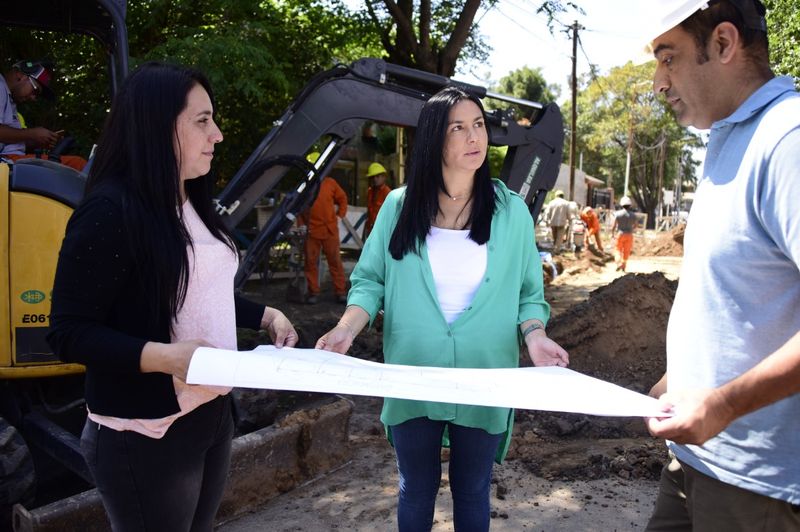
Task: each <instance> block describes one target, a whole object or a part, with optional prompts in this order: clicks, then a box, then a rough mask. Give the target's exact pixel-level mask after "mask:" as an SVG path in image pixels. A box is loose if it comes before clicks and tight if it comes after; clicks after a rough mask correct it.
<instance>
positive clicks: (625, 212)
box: [611, 196, 636, 272]
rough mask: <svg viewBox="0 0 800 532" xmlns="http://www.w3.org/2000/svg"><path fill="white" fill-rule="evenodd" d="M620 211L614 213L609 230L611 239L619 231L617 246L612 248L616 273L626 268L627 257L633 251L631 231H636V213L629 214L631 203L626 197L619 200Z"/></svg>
mask: <svg viewBox="0 0 800 532" xmlns="http://www.w3.org/2000/svg"><path fill="white" fill-rule="evenodd" d="M619 206H620V207H622V209H620V210H618V211H616V212H615V213H614V226H613V227H612V228H611V236H612V237H613V236H614V235H615V234H617V231H619V236H618V237H617V244H616V246H615V247H614V261H615V262H616V263H617V271H619V270H622V271H623V272H624V271H625V269H626V268H627V267H628V257H630V256H631V250H632V249H633V231H634V230H635V229H636V213H633V212H631V208H632V202H631V199H630V198H629V197H628V196H623V197H622V199H621V200H619Z"/></svg>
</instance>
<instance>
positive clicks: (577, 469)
mask: <svg viewBox="0 0 800 532" xmlns="http://www.w3.org/2000/svg"><path fill="white" fill-rule="evenodd" d="M676 285H677V283H676V282H675V281H670V280H668V279H667V278H666V277H664V275H663V274H661V273H651V274H636V275H634V274H628V275H625V276H623V277H620V278H618V279H616V280H615V281H614V282H612V283H611V284H609V285H607V286H604V287H601V288H598V289H597V290H595V291H594V292H592V293H591V294H590V295H589V298H588V299H587V300H586V301H584V302H582V303H579V304H577V305H574V306H572V307H570V308H569V309H567V310H566V311H564V312H562V313H561V314H559V315H558V316H557V317H555V318H554V319H553V320H551V321H550V323H549V324H548V327H547V329H548V335H549V336H550V337H551V338H553V340H555V341H556V342H558V343H559V344H560V345H561V346H562V347H564V348H565V349H566V350H567V351H568V352H569V354H570V367H571V368H572V369H574V370H576V371H579V372H581V373H585V374H587V375H591V376H593V377H597V378H599V379H603V380H606V381H609V382H612V383H615V384H618V385H620V386H624V387H625V388H629V389H632V390H635V391H638V392H642V393H647V391H648V390H649V389H650V387H651V386H652V385H653V384H655V382H656V381H657V380H658V379H659V378H660V377H661V376H662V375H663V374H664V371H665V369H666V363H665V362H666V338H665V332H666V325H667V319H668V317H669V311H670V308H671V306H672V300H673V299H674V296H675V289H676ZM526 358H527V357H525V358H523V359H522V360H521V361H520V363H521V364H527V365H530V362H529V361H527V360H526ZM509 458H510V459H515V460H519V461H521V462H522V463H523V464H524V465H525V467H526V468H528V469H529V470H530V471H531V472H533V473H535V474H536V475H538V476H541V477H543V478H547V479H559V480H570V479H594V478H606V477H609V476H618V477H620V478H626V479H628V478H634V479H636V478H647V479H657V478H658V476H659V473H660V471H661V467H662V466H663V464H664V463H666V460H667V455H666V449H665V447H664V444H663V442H662V441H660V440H657V439H655V438H652V437H651V436H650V435H649V434H648V433H647V430H646V428H645V425H644V423H643V422H642V420H641V419H638V418H609V417H597V416H588V415H583V414H565V413H559V412H538V411H530V410H520V411H517V413H516V425H515V429H514V439H513V441H512V444H511V447H510V449H509Z"/></svg>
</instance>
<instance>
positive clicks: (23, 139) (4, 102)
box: [0, 61, 86, 171]
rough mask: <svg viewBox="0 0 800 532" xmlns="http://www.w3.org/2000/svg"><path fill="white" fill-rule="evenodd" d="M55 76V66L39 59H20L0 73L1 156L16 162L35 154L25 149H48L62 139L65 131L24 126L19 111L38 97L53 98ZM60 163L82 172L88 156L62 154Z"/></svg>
mask: <svg viewBox="0 0 800 532" xmlns="http://www.w3.org/2000/svg"><path fill="white" fill-rule="evenodd" d="M52 79H53V70H52V66H51V65H50V64H49V63H43V62H39V61H20V62H18V63H15V64H14V65H13V66H12V67H11V69H9V70H8V71H7V72H6V73H5V74H4V75H3V76H0V158H3V159H7V160H10V161H17V160H19V159H29V158H32V157H36V155H35V154H32V153H27V152H26V149H44V150H48V149H51V148H53V146H55V145H56V143H58V141H59V140H61V137H62V136H63V133H64V132H63V131H50V130H49V129H47V128H44V127H31V128H25V127H23V126H22V123H21V122H20V118H19V113H18V112H17V104H20V103H23V102H32V101H35V100H36V99H37V98H38V97H39V96H44V97H45V98H46V99H48V100H51V101H52V100H54V99H55V94H53V91H52V89H51V88H50V81H51V80H52ZM61 164H64V165H66V166H69V167H71V168H74V169H76V170H78V171H81V170H83V167H84V166H86V159H84V158H83V157H77V156H74V155H62V156H61Z"/></svg>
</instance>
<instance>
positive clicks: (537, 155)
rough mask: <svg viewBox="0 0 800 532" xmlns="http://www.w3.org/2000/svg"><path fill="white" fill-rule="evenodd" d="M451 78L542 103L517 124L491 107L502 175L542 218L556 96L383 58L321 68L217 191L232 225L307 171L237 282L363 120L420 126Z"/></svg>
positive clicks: (286, 225) (479, 90) (554, 171)
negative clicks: (537, 96)
mask: <svg viewBox="0 0 800 532" xmlns="http://www.w3.org/2000/svg"><path fill="white" fill-rule="evenodd" d="M446 86H457V87H459V88H461V89H463V90H465V91H466V92H468V93H471V94H474V95H475V96H477V97H479V98H486V97H489V98H494V99H499V100H503V101H505V102H508V103H515V104H520V105H523V106H527V107H532V108H536V109H538V113H537V114H536V116H535V118H534V121H533V123H532V124H531V125H530V126H522V125H519V124H518V123H517V122H516V121H515V120H514V119H513V117H512V116H511V114H510V112H508V111H502V110H495V111H489V112H488V113H487V122H488V123H487V127H488V131H489V142H490V144H491V145H494V146H508V152H507V154H506V158H505V160H504V162H503V167H502V170H501V174H500V178H501V179H502V180H503V181H504V182H505V183H506V184H507V186H508V187H509V188H510V189H511V190H513V191H515V192H517V193H519V195H520V196H522V198H523V199H524V200H525V201H526V203H527V204H528V205H529V208H530V211H531V215H532V216H533V217H534V219H536V217H537V216H538V214H539V210H540V209H541V206H542V203H543V202H544V198H545V195H546V193H547V191H548V190H550V189H551V188H552V187H553V185H554V184H555V181H556V178H557V176H558V169H559V165H560V163H561V150H562V144H563V139H564V128H563V121H562V118H561V113H560V111H559V108H558V106H557V105H556V104H554V103H551V104H547V105H541V104H538V103H535V102H528V101H524V100H519V99H515V98H511V97H507V96H502V95H499V94H492V93H490V92H488V91H487V90H486V89H485V88H484V87H479V86H475V85H469V84H466V83H461V82H458V81H454V80H451V79H449V78H446V77H443V76H439V75H436V74H430V73H427V72H421V71H418V70H413V69H410V68H406V67H401V66H398V65H393V64H391V63H386V62H385V61H382V60H379V59H360V60H358V61H356V62H355V63H353V64H352V65H350V66H337V67H335V68H333V69H331V70H328V71H325V72H323V73H321V74H319V75H317V76H316V77H315V78H314V79H313V80H312V81H311V82H310V83H309V84H308V85H307V86H306V87H305V88H304V89H303V91H302V92H301V93H300V95H299V96H298V97H297V99H296V100H295V101H294V102H293V103H292V104H291V105H290V106H289V108H288V109H287V110H286V111H285V112H284V114H283V116H282V117H281V118H280V119H279V120H278V121H277V122H276V123H275V125H274V127H273V128H272V130H271V131H270V132H269V133H268V134H267V136H266V137H265V138H264V139H263V140H262V141H261V144H260V145H259V146H258V148H256V150H255V151H254V152H253V153H252V154H251V155H250V157H249V158H248V159H247V161H245V163H244V165H243V166H242V167H241V168H240V169H239V171H238V172H237V173H236V175H235V176H234V177H233V178H232V179H231V181H230V182H229V183H228V186H227V187H226V188H225V190H223V191H222V193H221V194H220V195H219V197H218V198H217V199H216V208H217V212H219V214H220V215H221V216H222V218H223V220H224V223H225V225H226V226H227V227H228V228H229V229H231V230H233V229H234V228H235V227H236V226H237V225H238V224H239V223H240V222H241V221H242V219H243V218H244V217H245V216H246V215H247V214H248V213H249V212H250V211H251V210H252V209H253V208H254V207H255V205H256V204H257V203H258V202H259V200H261V198H263V197H264V196H265V195H266V194H268V193H269V192H271V191H272V190H273V189H274V188H275V187H276V185H277V184H278V183H279V182H280V181H281V179H282V178H283V177H284V175H285V174H286V173H287V172H288V171H289V170H290V169H291V168H293V167H294V168H298V169H300V170H301V171H302V172H303V173H304V174H305V176H306V178H305V180H304V181H302V182H301V183H300V184H299V185H298V186H297V187H296V188H295V190H293V191H291V192H290V193H288V194H287V195H286V196H285V198H284V200H283V201H282V202H281V204H280V205H279V206H278V208H277V209H276V210H275V211H274V213H273V215H272V216H271V217H270V219H269V220H268V221H267V223H266V224H265V225H264V227H263V228H262V229H261V231H260V232H259V234H258V235H257V236H256V238H255V239H254V240H253V242H252V243H251V244H250V246H249V247H248V249H247V253H246V255H245V257H244V259H243V260H242V262H241V264H240V266H239V271H238V273H237V276H236V287H237V288H240V287H241V286H242V285H243V284H244V282H245V281H246V280H247V279H248V278H249V276H250V274H251V273H252V272H254V271H255V270H256V268H257V266H258V263H259V261H260V260H261V258H262V257H263V255H264V253H266V252H267V251H268V250H269V248H270V247H272V246H273V245H274V244H275V243H276V242H277V241H278V240H279V239H280V238H281V237H282V236H283V235H284V234H285V233H286V232H287V231H288V230H289V229H290V228H291V226H292V224H293V223H294V221H295V217H296V215H297V214H298V213H300V212H301V211H303V210H304V209H305V208H306V207H308V206H309V205H310V204H311V202H313V200H314V198H315V196H316V193H317V190H318V188H319V182H320V176H325V175H327V173H328V172H329V170H330V169H331V168H332V167H333V165H334V163H335V162H336V160H337V159H338V158H339V156H340V154H341V152H342V150H343V148H344V147H345V145H346V144H347V143H348V142H349V141H350V140H351V139H352V138H353V137H354V136H355V135H356V134H357V133H358V132H360V131H361V127H362V125H363V124H364V122H366V121H373V122H380V123H384V124H389V125H397V126H403V127H415V126H416V125H417V120H418V118H419V113H420V110H421V109H422V106H423V104H424V103H425V102H426V101H427V100H428V98H430V97H431V96H432V95H433V94H435V93H436V92H438V91H439V90H440V89H442V88H444V87H446ZM323 137H327V138H329V139H330V140H329V141H328V144H327V145H326V146H325V147H324V148H323V149H321V150H320V157H319V158H318V159H317V162H316V163H314V164H313V165H311V164H310V163H308V162H307V161H306V159H305V154H306V153H307V152H308V151H309V150H310V149H311V148H312V147H313V146H315V145H316V143H317V142H318V141H319V140H320V139H322V138H323Z"/></svg>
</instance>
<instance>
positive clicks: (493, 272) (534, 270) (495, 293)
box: [348, 180, 550, 461]
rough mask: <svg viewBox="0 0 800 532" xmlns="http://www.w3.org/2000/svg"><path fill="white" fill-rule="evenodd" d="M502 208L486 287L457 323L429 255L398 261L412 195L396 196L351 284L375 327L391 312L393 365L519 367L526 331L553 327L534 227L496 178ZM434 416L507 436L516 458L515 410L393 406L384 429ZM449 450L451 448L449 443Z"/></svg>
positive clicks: (423, 250)
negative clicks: (395, 246)
mask: <svg viewBox="0 0 800 532" xmlns="http://www.w3.org/2000/svg"><path fill="white" fill-rule="evenodd" d="M494 184H495V195H496V198H497V201H496V209H495V213H494V216H493V217H492V227H491V236H490V238H489V241H488V242H487V243H486V246H487V264H486V273H485V275H484V278H483V283H482V285H481V286H480V288H479V289H478V291H477V293H476V294H475V298H474V300H473V301H472V304H471V305H470V306H469V307H468V308H467V309H466V310H465V311H464V312H463V313H462V314H461V315H460V316H459V317H458V319H456V321H454V322H453V323H452V324H450V325H448V324H447V321H445V318H444V315H443V314H442V311H441V309H440V308H439V300H438V297H437V296H436V288H435V284H434V281H433V274H432V272H431V266H430V262H429V261H428V251H427V247H426V245H425V243H424V242H422V243H421V245H420V253H419V254H415V253H409V254H407V255H406V256H405V257H403V258H402V259H401V260H399V261H398V260H395V259H394V258H392V256H391V254H390V253H389V249H388V248H389V240H390V239H391V236H392V232H393V231H394V228H395V224H396V223H397V219H398V217H399V214H400V209H401V207H402V202H403V198H404V196H405V188H400V189H397V190H394V191H392V192H391V193H390V194H389V196H388V197H387V198H386V201H385V202H384V204H383V206H382V207H381V210H380V212H379V213H378V218H377V220H376V222H375V227H374V228H373V230H372V232H371V233H370V235H369V238H368V239H367V242H366V243H365V244H364V249H363V250H362V252H361V257H360V259H359V261H358V264H356V267H355V269H354V270H353V273H352V275H351V276H350V281H351V284H352V287H351V288H350V292H349V294H348V304H349V305H358V306H359V307H361V308H363V309H364V310H365V311H366V312H367V313H369V316H370V323H372V321H373V320H374V319H375V316H376V315H377V313H378V312H379V311H380V310H381V309H383V310H384V317H383V350H384V360H385V362H386V363H387V364H404V365H410V366H434V367H443V368H515V367H517V366H518V365H519V348H520V345H521V338H520V333H519V324H520V323H522V322H523V321H525V320H529V319H538V320H540V321H542V323H545V324H546V323H547V319H548V317H549V316H550V306H549V305H548V304H547V302H546V301H545V299H544V283H543V279H542V264H541V260H540V259H539V253H538V251H537V249H536V243H535V241H534V231H533V220H532V219H531V215H530V213H529V212H528V208H527V206H526V205H525V202H524V201H523V200H522V199H521V198H520V197H519V196H518V195H516V194H514V193H513V192H510V191H509V190H508V188H506V186H505V184H504V183H503V182H501V181H499V180H494ZM417 417H428V418H430V419H434V420H445V421H450V422H452V423H455V424H457V425H462V426H466V427H474V428H481V429H484V430H486V431H487V432H489V433H490V434H501V433H505V435H506V437H505V443H504V444H503V445H501V446H500V449H499V450H498V454H497V460H498V461H500V460H502V458H503V457H504V456H505V453H506V451H507V450H508V443H509V441H510V436H511V429H512V425H513V420H514V412H513V410H512V409H510V408H496V407H484V406H472V405H459V404H450V403H434V402H427V401H410V400H404V399H391V398H387V399H385V400H384V403H383V412H382V413H381V421H382V422H383V423H384V425H386V426H391V425H397V424H400V423H402V422H404V421H407V420H409V419H413V418H417ZM444 444H445V445H447V441H445V442H444Z"/></svg>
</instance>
